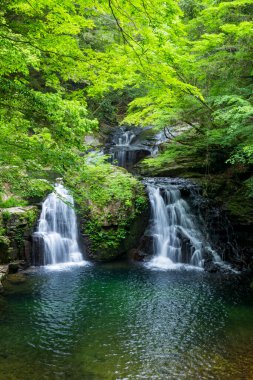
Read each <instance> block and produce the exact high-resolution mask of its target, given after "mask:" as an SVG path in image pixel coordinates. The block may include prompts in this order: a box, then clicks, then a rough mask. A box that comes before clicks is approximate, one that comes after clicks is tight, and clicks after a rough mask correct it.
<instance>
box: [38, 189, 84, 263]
mask: <svg viewBox="0 0 253 380" xmlns="http://www.w3.org/2000/svg"><path fill="white" fill-rule="evenodd" d="M73 206H74V201H73V197H72V196H71V195H70V194H69V192H68V190H66V189H65V188H64V186H63V185H62V184H56V186H55V190H54V192H52V193H51V194H49V195H48V197H47V198H46V200H45V201H44V203H43V205H42V212H41V215H40V220H39V225H38V230H37V231H36V232H35V233H34V236H33V238H34V241H37V246H40V247H41V250H42V253H41V255H42V258H40V260H39V261H40V264H43V265H47V264H59V263H76V262H81V261H82V260H83V257H82V253H81V252H80V249H79V246H78V241H77V237H78V233H77V223H76V215H75V211H74V209H73ZM38 242H39V243H38Z"/></svg>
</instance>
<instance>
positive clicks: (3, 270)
mask: <svg viewBox="0 0 253 380" xmlns="http://www.w3.org/2000/svg"><path fill="white" fill-rule="evenodd" d="M7 274H8V265H0V293H3V292H4V287H3V284H2V281H3V280H4V278H5V277H6V275H7Z"/></svg>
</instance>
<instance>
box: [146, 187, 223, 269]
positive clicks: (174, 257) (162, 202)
mask: <svg viewBox="0 0 253 380" xmlns="http://www.w3.org/2000/svg"><path fill="white" fill-rule="evenodd" d="M146 184H147V189H148V194H149V199H150V203H151V220H150V224H149V227H148V230H147V231H146V235H147V236H148V237H149V240H150V238H151V241H152V246H153V254H154V257H153V259H152V260H151V261H150V262H149V264H148V265H149V266H153V267H158V268H162V269H169V268H173V267H175V266H177V265H178V264H190V265H192V266H195V267H203V266H204V260H205V259H206V257H207V256H209V257H210V256H211V257H212V260H213V261H214V262H218V263H220V262H221V259H220V257H219V255H218V254H217V253H216V252H215V251H213V250H212V248H211V246H210V244H209V242H208V241H207V240H206V238H205V236H204V233H202V229H201V225H200V223H199V222H198V220H197V218H196V216H195V215H194V213H193V212H192V211H191V208H190V206H189V204H188V203H187V201H186V200H185V199H183V197H182V195H181V192H183V191H184V190H185V189H183V188H182V189H180V185H179V184H178V183H176V181H175V180H170V179H166V180H165V179H164V180H160V182H159V179H156V180H154V179H149V180H146ZM188 191H189V189H188Z"/></svg>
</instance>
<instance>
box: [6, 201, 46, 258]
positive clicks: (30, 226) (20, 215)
mask: <svg viewBox="0 0 253 380" xmlns="http://www.w3.org/2000/svg"><path fill="white" fill-rule="evenodd" d="M38 217H39V209H38V208H37V207H36V206H25V207H10V208H8V209H1V210H0V227H1V237H0V263H7V262H10V261H13V260H17V259H18V260H25V261H28V262H29V261H30V259H31V248H32V244H31V235H32V232H33V230H34V227H35V225H36V223H37V220H38Z"/></svg>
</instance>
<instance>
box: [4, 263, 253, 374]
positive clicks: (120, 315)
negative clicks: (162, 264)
mask: <svg viewBox="0 0 253 380" xmlns="http://www.w3.org/2000/svg"><path fill="white" fill-rule="evenodd" d="M11 280H12V281H11V282H7V283H6V293H5V295H4V296H2V297H1V298H0V340H1V342H0V343H1V345H0V379H1V380H10V379H11V380H12V379H15V380H30V379H32V380H33V379H34V380H41V379H68V380H76V379H81V380H83V379H84V380H102V379H106V380H110V379H113V380H114V379H115V380H116V379H120V380H123V379H124V380H127V379H136V380H138V379H154V380H155V379H159V380H164V379H175V380H178V379H187V380H196V379H236V380H240V379H242V380H246V379H253V293H252V290H250V288H249V287H248V286H246V285H244V284H243V283H242V282H241V281H240V280H239V278H238V276H236V275H234V276H232V277H231V276H230V277H224V276H221V275H219V276H217V275H211V274H207V273H204V272H201V271H192V270H188V271H186V270H174V271H156V270H150V269H147V268H145V267H142V266H131V265H129V264H127V263H113V264H110V265H89V266H83V267H78V266H77V267H72V268H69V269H66V268H65V269H64V270H45V269H37V270H32V271H29V272H28V273H27V274H26V275H25V276H24V277H23V278H21V279H19V281H17V280H16V279H15V277H14V278H12V279H11Z"/></svg>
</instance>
